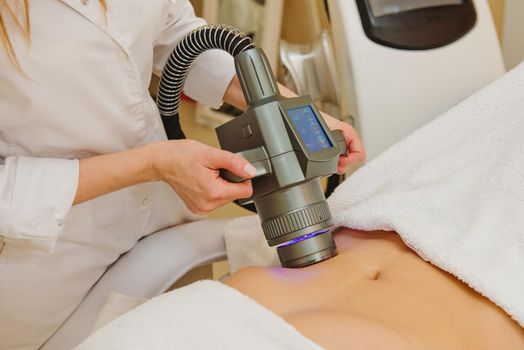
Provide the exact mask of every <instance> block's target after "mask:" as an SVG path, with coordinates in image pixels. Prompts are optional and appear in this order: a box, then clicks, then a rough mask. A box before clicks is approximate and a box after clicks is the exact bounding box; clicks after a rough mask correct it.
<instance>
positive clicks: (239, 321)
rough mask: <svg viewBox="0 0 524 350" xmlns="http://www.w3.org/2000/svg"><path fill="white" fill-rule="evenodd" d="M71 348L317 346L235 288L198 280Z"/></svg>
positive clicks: (135, 349)
mask: <svg viewBox="0 0 524 350" xmlns="http://www.w3.org/2000/svg"><path fill="white" fill-rule="evenodd" d="M76 349H77V350H111V349H114V350H122V349H126V350H143V349H148V350H155V349H159V350H165V349H217V350H218V349H255V350H256V349H260V350H267V349H297V350H302V349H321V348H320V347H319V346H318V345H316V344H315V343H313V342H312V341H310V340H309V339H307V338H305V337H304V336H302V335H301V334H300V333H298V331H297V330H296V329H295V328H294V327H293V326H291V325H290V324H288V323H287V322H286V321H284V320H283V319H282V318H280V317H279V316H277V315H276V314H274V313H272V312H271V311H269V310H268V309H266V308H264V307H263V306H261V305H260V304H257V303H256V302H255V301H253V300H252V299H250V298H249V297H247V296H245V295H244V294H242V293H240V292H238V291H237V290H235V289H233V288H230V287H228V286H225V285H223V284H222V283H220V282H214V281H200V282H196V283H193V284H191V285H189V286H186V287H183V288H179V289H175V290H174V291H172V292H169V293H166V294H162V295H160V296H158V297H156V298H153V299H151V300H149V301H147V302H145V303H144V304H142V305H139V306H137V307H136V308H135V309H133V310H131V311H129V312H127V313H125V314H123V315H122V316H120V317H118V318H117V319H116V320H114V321H112V322H110V323H108V324H107V325H105V326H103V327H102V328H100V329H99V330H98V331H96V332H95V333H94V334H93V335H91V336H90V337H89V338H87V339H86V340H85V341H84V342H83V343H82V344H80V345H79V346H78V347H77V348H76Z"/></svg>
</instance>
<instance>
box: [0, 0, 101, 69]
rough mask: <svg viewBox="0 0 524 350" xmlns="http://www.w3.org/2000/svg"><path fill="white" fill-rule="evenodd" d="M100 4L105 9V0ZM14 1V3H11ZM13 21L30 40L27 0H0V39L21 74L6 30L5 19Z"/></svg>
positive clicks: (26, 38) (27, 40)
mask: <svg viewBox="0 0 524 350" xmlns="http://www.w3.org/2000/svg"><path fill="white" fill-rule="evenodd" d="M99 2H100V5H101V6H102V8H103V9H104V12H105V11H106V10H107V6H106V0H99ZM13 3H14V4H13ZM7 20H10V21H11V22H13V23H14V27H15V28H16V29H17V30H19V31H20V33H22V35H23V37H24V39H25V40H26V43H27V44H28V45H29V43H30V41H31V22H30V20H29V0H0V40H1V41H2V44H3V46H4V48H5V51H6V53H7V56H8V57H9V60H10V61H11V63H12V64H13V66H14V67H15V69H16V70H17V71H18V72H19V73H22V74H23V71H22V67H21V66H20V62H19V61H18V58H17V57H16V52H15V50H14V48H13V43H12V42H11V39H10V37H9V33H8V31H7V26H6V21H7Z"/></svg>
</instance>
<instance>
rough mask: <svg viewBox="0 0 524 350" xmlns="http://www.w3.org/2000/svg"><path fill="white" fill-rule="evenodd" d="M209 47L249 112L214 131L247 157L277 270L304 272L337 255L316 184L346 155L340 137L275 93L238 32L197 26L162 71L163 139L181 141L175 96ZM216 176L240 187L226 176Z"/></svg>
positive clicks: (260, 56)
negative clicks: (230, 62)
mask: <svg viewBox="0 0 524 350" xmlns="http://www.w3.org/2000/svg"><path fill="white" fill-rule="evenodd" d="M209 49H222V50H225V51H227V52H229V53H230V54H231V55H232V56H234V58H235V68H236V72H237V75H238V77H239V80H240V84H241V86H242V91H243V93H244V96H245V98H246V102H247V105H248V108H247V110H246V112H244V113H243V114H242V115H240V116H238V117H236V118H235V119H233V120H231V121H229V122H227V123H225V124H223V125H221V126H219V127H218V128H216V133H217V136H218V140H219V142H220V146H221V147H222V149H224V150H228V151H231V152H234V153H237V154H238V155H240V156H242V157H244V158H246V159H247V160H248V161H249V162H251V163H252V164H253V165H254V166H255V168H256V169H257V173H256V176H255V177H254V178H253V179H252V183H253V195H252V197H251V198H248V199H244V200H240V203H241V204H245V203H249V202H251V201H253V202H254V204H255V207H256V209H257V212H258V215H259V217H260V220H261V222H262V229H263V231H264V235H265V237H266V239H267V242H268V244H269V245H270V246H275V245H277V246H278V247H277V252H278V256H279V258H280V262H281V264H282V266H284V267H303V266H307V265H311V264H314V263H317V262H320V261H322V260H326V259H329V258H331V257H333V256H335V255H336V254H337V249H336V246H335V242H334V240H333V237H332V234H331V231H330V227H331V226H332V222H331V213H330V210H329V207H328V204H327V202H326V198H325V196H324V192H323V190H322V186H321V184H320V179H321V178H322V177H324V176H328V175H331V174H333V173H335V172H336V170H337V163H338V157H339V155H341V154H345V153H346V151H347V150H346V143H345V141H344V137H343V135H342V133H341V132H340V131H330V130H329V129H328V127H327V126H326V124H325V122H324V120H323V119H322V117H321V115H320V113H319V112H318V110H317V109H316V107H315V105H314V104H313V101H312V100H311V98H310V97H309V96H301V97H296V98H284V97H283V96H281V95H280V93H279V91H278V87H277V83H276V80H275V78H274V76H273V73H272V71H271V67H270V66H269V63H268V61H267V58H266V56H265V55H264V53H263V52H262V50H260V49H257V48H255V47H254V45H253V43H252V42H251V39H250V38H249V37H247V36H245V35H244V34H243V33H240V32H239V31H238V30H236V29H234V28H231V27H226V26H220V25H215V26H204V27H200V28H198V29H196V30H194V31H193V32H191V33H190V34H188V35H187V36H186V37H185V38H184V39H183V40H182V41H181V42H180V43H179V44H178V45H177V47H176V48H175V49H174V50H173V52H172V53H171V56H170V57H169V60H168V62H167V64H166V66H165V68H164V71H163V72H162V76H161V79H160V86H159V90H158V95H157V104H158V107H159V109H160V113H161V115H162V119H163V122H164V125H165V127H166V131H167V132H168V136H171V137H170V138H183V137H184V135H183V133H182V131H181V129H180V123H179V119H178V106H179V100H180V93H181V90H182V87H183V83H184V80H185V78H186V75H187V72H188V69H189V67H190V65H191V63H192V62H193V61H194V60H195V59H196V57H197V56H198V55H200V54H201V53H202V52H204V51H206V50H209ZM221 176H222V177H223V178H224V179H226V180H228V181H231V182H241V181H245V180H246V179H243V178H239V177H237V176H235V175H234V174H232V173H229V172H227V171H222V172H221Z"/></svg>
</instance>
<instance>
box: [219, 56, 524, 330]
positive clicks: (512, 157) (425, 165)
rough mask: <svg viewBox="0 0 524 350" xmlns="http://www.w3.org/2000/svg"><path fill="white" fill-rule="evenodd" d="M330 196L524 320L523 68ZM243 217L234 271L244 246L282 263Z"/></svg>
mask: <svg viewBox="0 0 524 350" xmlns="http://www.w3.org/2000/svg"><path fill="white" fill-rule="evenodd" d="M435 98H438V96H435ZM387 117H388V116H384V118H387ZM328 202H329V204H330V207H331V210H332V212H333V214H334V220H335V222H336V224H337V225H339V226H347V227H350V228H355V229H359V230H388V231H396V232H398V233H399V235H400V236H401V237H402V239H403V240H404V241H405V243H406V244H407V245H408V246H410V247H411V248H412V249H413V250H415V251H416V252H417V253H418V254H419V255H420V256H421V257H422V258H424V259H425V260H428V261H430V262H431V263H433V264H434V265H436V266H438V267H440V268H441V269H443V270H446V271H448V272H450V273H451V274H453V275H455V276H456V277H458V278H459V279H461V280H462V281H464V282H466V283H467V284H468V285H469V286H470V287H471V288H473V289H475V290H476V291H477V292H479V293H481V294H483V295H484V296H486V297H487V298H489V299H490V300H491V301H493V302H494V303H495V304H497V305H499V306H500V307H501V308H502V309H503V310H505V311H506V312H507V313H508V314H509V315H510V316H512V317H513V318H514V319H515V320H516V321H517V322H519V323H520V325H522V326H524V298H523V295H524V64H521V65H520V66H519V67H517V68H515V69H514V70H513V71H511V72H509V73H507V74H506V75H505V76H503V77H502V78H500V79H498V80H497V81H495V82H493V83H492V84H490V85H489V86H487V87H486V88H484V89H482V90H480V91H479V92H477V93H475V94H474V95H472V96H470V97H469V98H467V99H466V100H464V101H463V102H461V103H460V104H458V105H457V106H455V107H454V108H452V109H451V110H449V111H448V112H447V113H445V114H443V115H442V116H441V117H439V118H437V119H436V120H434V121H432V122H431V123H429V124H427V125H426V126H424V127H423V128H421V129H419V130H417V131H416V132H414V133H413V134H411V135H410V136H408V137H407V138H406V139H404V140H402V141H401V142H399V143H398V144H396V145H394V146H393V147H391V148H390V149H389V150H387V151H386V152H385V153H383V154H382V155H380V156H379V157H377V158H376V159H374V160H373V161H371V162H370V163H369V164H367V165H366V166H364V167H362V168H361V169H360V170H359V171H357V172H356V173H355V174H353V176H351V177H350V178H349V179H348V180H347V181H345V182H344V183H343V184H342V185H341V186H339V188H338V189H337V190H336V191H335V193H334V194H333V195H332V196H331V197H330V198H329V199H328ZM244 220H246V221H244V222H242V221H237V222H234V223H233V224H232V225H231V228H232V229H231V231H230V232H228V231H226V244H227V245H228V251H229V250H230V248H229V246H230V245H231V246H232V247H233V249H231V250H232V252H234V251H240V250H241V248H240V247H242V246H243V245H244V242H246V244H245V245H244V252H243V253H242V254H241V255H238V254H237V255H229V257H228V258H229V259H230V261H232V262H233V267H234V268H235V269H238V268H239V267H241V266H243V265H244V263H245V262H246V261H247V259H246V258H245V257H246V256H247V253H246V252H249V254H251V255H252V256H251V257H249V259H250V261H249V262H251V261H257V260H258V261H260V265H263V266H270V265H273V264H275V257H274V254H275V252H274V250H271V251H270V254H268V248H267V247H264V248H260V249H258V250H257V247H258V246H260V242H259V241H257V240H256V239H255V238H252V237H250V238H248V237H247V236H251V235H258V239H259V240H260V239H263V237H262V235H261V231H260V229H259V228H256V229H255V226H254V225H256V222H254V219H253V218H249V219H244ZM242 223H243V224H244V227H243V228H242V227H240V226H241V225H240V224H242ZM233 241H235V242H233ZM271 254H273V255H271ZM256 255H258V257H254V256H256ZM277 261H278V260H277Z"/></svg>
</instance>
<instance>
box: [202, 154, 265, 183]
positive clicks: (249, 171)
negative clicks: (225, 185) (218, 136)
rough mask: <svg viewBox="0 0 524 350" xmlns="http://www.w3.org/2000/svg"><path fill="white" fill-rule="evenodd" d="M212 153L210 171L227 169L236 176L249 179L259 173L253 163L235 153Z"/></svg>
mask: <svg viewBox="0 0 524 350" xmlns="http://www.w3.org/2000/svg"><path fill="white" fill-rule="evenodd" d="M212 153H213V154H211V156H210V159H209V160H208V163H209V166H210V169H226V170H229V171H230V172H231V173H233V174H235V175H236V176H239V177H243V178H248V179H250V178H252V177H253V176H255V175H256V173H257V169H256V168H255V167H254V166H253V165H252V164H251V163H249V162H248V161H247V160H246V159H245V158H242V157H240V156H238V155H236V154H234V153H231V152H228V151H223V150H219V149H216V150H215V152H212Z"/></svg>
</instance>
